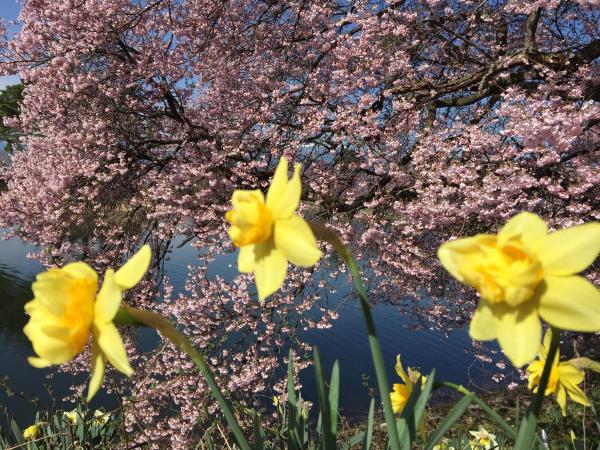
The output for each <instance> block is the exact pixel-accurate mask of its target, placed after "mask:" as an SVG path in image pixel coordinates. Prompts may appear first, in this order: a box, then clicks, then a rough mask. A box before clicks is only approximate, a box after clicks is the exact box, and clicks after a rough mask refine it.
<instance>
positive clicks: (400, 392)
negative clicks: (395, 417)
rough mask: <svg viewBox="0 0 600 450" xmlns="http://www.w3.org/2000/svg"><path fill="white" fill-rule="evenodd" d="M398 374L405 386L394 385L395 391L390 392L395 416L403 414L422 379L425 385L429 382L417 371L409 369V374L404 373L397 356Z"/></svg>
mask: <svg viewBox="0 0 600 450" xmlns="http://www.w3.org/2000/svg"><path fill="white" fill-rule="evenodd" d="M396 373H397V374H398V376H399V377H400V378H402V381H404V384H400V383H394V385H393V391H392V392H390V399H391V401H392V409H393V410H394V413H395V414H400V413H402V410H403V409H404V407H405V406H406V402H408V398H409V397H410V394H411V393H412V391H413V388H414V387H415V385H416V384H417V382H418V381H419V378H421V383H422V384H424V383H425V382H426V381H427V377H424V376H421V373H420V372H419V371H417V370H414V369H412V368H411V367H409V368H408V373H407V372H405V371H404V368H403V367H402V363H401V362H400V355H398V356H396Z"/></svg>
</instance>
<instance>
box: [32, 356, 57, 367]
mask: <svg viewBox="0 0 600 450" xmlns="http://www.w3.org/2000/svg"><path fill="white" fill-rule="evenodd" d="M27 362H28V363H29V364H31V365H32V366H33V367H35V368H36V369H43V368H45V367H49V366H51V365H52V363H50V362H48V361H46V360H45V359H42V358H38V357H36V356H30V357H28V358H27Z"/></svg>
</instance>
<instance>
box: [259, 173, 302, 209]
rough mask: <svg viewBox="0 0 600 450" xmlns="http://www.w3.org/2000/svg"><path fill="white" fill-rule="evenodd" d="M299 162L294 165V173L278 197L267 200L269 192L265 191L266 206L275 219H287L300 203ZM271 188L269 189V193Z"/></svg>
mask: <svg viewBox="0 0 600 450" xmlns="http://www.w3.org/2000/svg"><path fill="white" fill-rule="evenodd" d="M300 168H301V166H300V164H296V165H295V166H294V175H292V178H291V179H290V180H289V181H288V182H287V185H286V186H285V189H283V192H281V193H280V195H279V196H278V197H272V198H273V200H272V201H271V202H269V194H268V193H267V206H268V208H269V209H270V210H271V213H272V214H273V218H274V219H275V220H279V219H287V218H288V217H290V216H291V215H292V214H294V211H296V210H297V209H298V205H299V204H300V195H301V194H302V182H301V181H300ZM270 192H271V189H269V193H270Z"/></svg>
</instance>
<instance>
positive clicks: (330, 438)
mask: <svg viewBox="0 0 600 450" xmlns="http://www.w3.org/2000/svg"><path fill="white" fill-rule="evenodd" d="M313 365H314V368H315V382H316V384H317V397H318V399H319V409H320V410H321V417H322V420H323V440H322V443H323V445H322V448H323V449H325V450H335V433H333V434H332V425H331V409H330V405H329V395H328V393H327V387H326V386H325V375H324V373H323V363H322V361H321V355H320V354H319V349H318V348H317V347H314V348H313Z"/></svg>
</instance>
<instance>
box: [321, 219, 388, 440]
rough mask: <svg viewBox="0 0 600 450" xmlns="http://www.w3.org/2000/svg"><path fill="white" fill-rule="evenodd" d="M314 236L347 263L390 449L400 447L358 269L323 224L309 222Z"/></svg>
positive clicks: (372, 321) (376, 341)
mask: <svg viewBox="0 0 600 450" xmlns="http://www.w3.org/2000/svg"><path fill="white" fill-rule="evenodd" d="M310 226H311V228H312V230H313V233H314V234H315V236H317V238H318V239H321V240H323V241H327V242H329V243H330V244H331V245H332V246H333V248H334V249H335V250H336V251H337V253H338V254H339V255H340V257H341V258H342V259H343V260H344V262H345V263H346V264H347V266H348V268H349V269H350V272H351V273H352V279H353V280H354V287H355V289H356V292H357V293H358V297H359V299H360V306H361V308H362V312H363V316H364V318H365V323H366V326H367V333H368V335H369V336H368V340H369V347H370V348H371V355H372V357H373V365H374V366H375V376H376V378H377V388H378V389H379V395H380V396H381V404H382V406H383V413H384V416H385V422H386V425H387V430H388V436H389V439H390V448H391V450H399V449H400V438H399V436H398V429H397V428H396V421H395V419H394V412H393V410H392V402H391V400H390V396H389V394H388V393H389V390H390V384H389V381H388V377H387V372H386V370H385V363H384V361H383V354H382V352H381V346H380V345H379V338H378V337H377V331H376V329H375V321H374V320H373V315H372V314H371V305H370V304H369V299H368V297H367V291H366V289H365V286H364V284H363V281H362V277H361V274H360V270H359V269H358V266H357V265H356V261H355V260H354V257H353V256H352V254H351V253H350V251H349V250H348V249H347V248H346V246H345V245H344V244H343V243H342V241H341V240H340V238H339V237H338V236H337V234H335V233H334V232H333V231H332V230H330V229H328V228H326V227H325V226H323V225H320V224H316V223H310Z"/></svg>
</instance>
